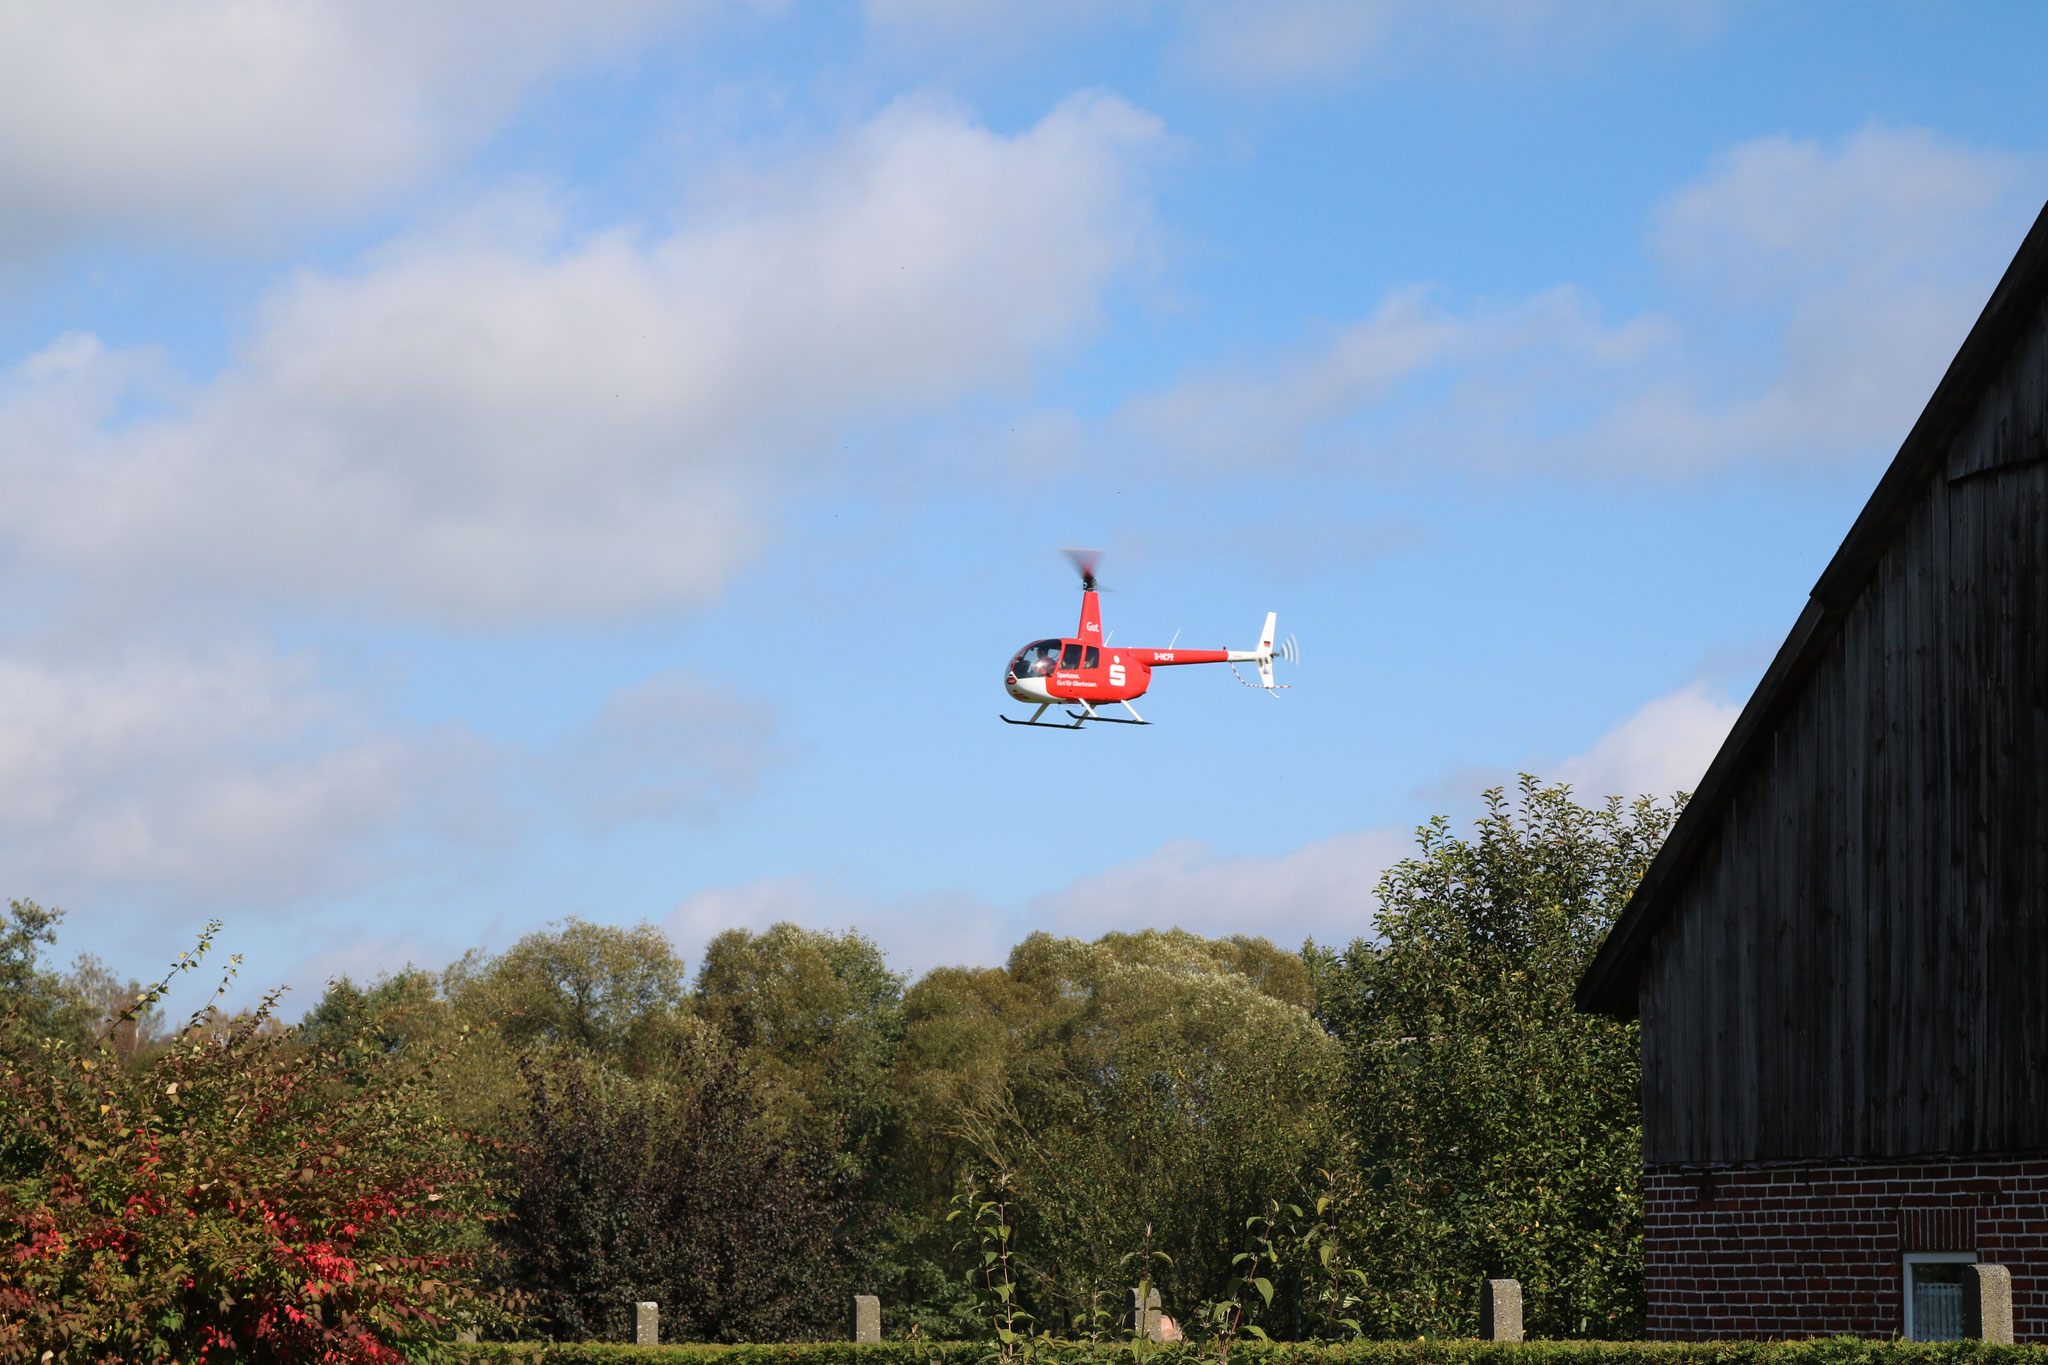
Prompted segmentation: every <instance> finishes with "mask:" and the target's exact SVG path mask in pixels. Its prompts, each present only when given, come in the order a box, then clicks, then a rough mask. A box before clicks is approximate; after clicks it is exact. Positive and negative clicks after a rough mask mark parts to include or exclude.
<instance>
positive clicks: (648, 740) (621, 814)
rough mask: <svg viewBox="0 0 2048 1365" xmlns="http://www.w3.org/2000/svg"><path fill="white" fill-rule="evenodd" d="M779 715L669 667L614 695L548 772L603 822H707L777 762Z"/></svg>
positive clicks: (557, 784)
mask: <svg viewBox="0 0 2048 1365" xmlns="http://www.w3.org/2000/svg"><path fill="white" fill-rule="evenodd" d="M776 720H777V718H776V716H775V713H774V712H773V711H772V710H770V709H769V708H767V707H766V706H763V705H761V704H759V703H757V702H752V701H749V700H747V699H746V698H745V697H742V696H740V695H739V694H737V693H735V692H732V691H729V690H727V689H725V688H723V687H718V686H715V685H713V684H711V683H709V682H707V681H705V680H704V679H702V678H700V677H698V676H696V675H695V674H693V673H688V672H681V671H678V672H671V673H665V674H662V675H660V676H657V677H653V678H649V679H647V680H645V681H644V682H640V683H637V684H635V685H633V686H631V687H627V688H623V689H621V690H620V691H618V692H615V693H613V694H612V696H611V697H610V698H609V699H608V700H607V701H606V702H605V704H604V706H603V708H602V709H601V710H600V711H599V712H598V714H597V715H596V717H595V718H593V719H592V720H591V722H590V723H589V724H588V725H587V726H584V727H582V728H580V729H579V730H577V731H576V732H575V733H573V734H571V735H570V736H568V737H567V739H566V740H565V741H564V743H563V745H562V749H561V753H560V755H559V757H558V758H557V759H556V760H555V761H554V762H553V763H552V764H550V765H549V771H548V774H547V775H548V777H550V778H551V779H552V781H551V783H550V785H551V787H552V788H553V790H555V791H556V792H557V793H558V794H560V795H561V796H562V797H564V798H565V799H567V800H568V801H569V802H570V804H571V805H572V806H573V807H574V808H576V809H578V810H580V811H581V812H582V813H583V814H584V815H585V816H586V818H588V819H590V820H592V821H595V822H597V823H599V824H618V823H624V822H627V821H638V820H669V819H679V818H680V819H688V820H700V821H701V820H710V819H712V818H714V817H715V816H716V815H717V814H718V812H719V811H720V810H721V809H723V808H724V807H725V806H726V805H728V804H729V803H731V802H733V801H735V800H742V799H744V798H745V797H747V796H748V795H751V794H752V792H753V790H754V786H755V784H756V781H757V780H758V779H759V777H760V775H761V773H762V771H763V770H764V769H765V768H767V767H768V766H769V765H770V764H772V763H774V762H775V761H776V758H777V754H778V750H777V747H776V744H775V739H776Z"/></svg>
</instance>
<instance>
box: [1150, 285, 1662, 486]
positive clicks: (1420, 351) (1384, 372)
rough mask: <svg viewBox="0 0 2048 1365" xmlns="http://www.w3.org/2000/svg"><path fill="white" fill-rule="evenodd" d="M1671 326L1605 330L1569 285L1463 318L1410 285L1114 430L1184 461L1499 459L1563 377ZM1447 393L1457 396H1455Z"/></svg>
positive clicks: (1625, 352) (1603, 364) (1630, 353)
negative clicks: (1274, 360) (1298, 347)
mask: <svg viewBox="0 0 2048 1365" xmlns="http://www.w3.org/2000/svg"><path fill="white" fill-rule="evenodd" d="M1669 332H1670V329H1669V326H1668V324H1666V323H1665V322H1664V321H1662V320H1661V319H1659V318H1656V317H1648V316H1646V317H1639V318H1635V319H1631V320H1629V321H1626V322H1623V323H1620V324H1618V325H1610V324H1608V323H1607V322H1605V321H1604V320H1603V319H1602V318H1601V317H1600V314H1599V309H1598V307H1597V305H1596V304H1594V303H1593V301H1592V300H1590V299H1589V298H1587V296H1586V295H1585V294H1584V292H1583V291H1581V290H1578V289H1576V288H1572V287H1570V286H1562V287H1559V288H1555V289H1550V290H1546V291H1544V292H1543V293H1540V294H1537V295H1534V296H1532V297H1530V298H1528V299H1526V300H1522V301H1519V302H1517V303H1514V304H1510V305H1505V306H1501V307H1496V308H1488V309H1483V310H1480V311H1476V312H1472V313H1468V314H1462V315H1461V314H1458V313H1456V312H1453V311H1451V310H1449V309H1447V308H1445V307H1444V306H1442V304H1441V303H1439V302H1438V301H1437V300H1436V299H1435V298H1434V297H1433V295H1432V293H1431V291H1429V290H1427V289H1423V288H1419V287H1409V288H1404V289H1400V290H1397V291H1395V292H1394V293H1392V294H1390V295H1389V296H1388V297H1387V298H1386V299H1385V300H1383V301H1382V302H1381V304H1380V305H1379V307H1378V308H1376V309H1375V310H1374V311H1373V312H1372V313H1371V314H1370V315H1369V316H1367V317H1366V318H1364V319H1362V320H1360V321H1358V322H1355V323H1352V324H1349V325H1347V326H1344V327H1341V328H1339V329H1337V330H1336V331H1335V333H1334V334H1333V335H1331V336H1330V337H1329V338H1328V339H1327V340H1325V341H1323V342H1322V343H1321V344H1319V345H1317V346H1313V347H1307V348H1304V349H1303V350H1302V351H1300V352H1299V353H1297V354H1296V355H1294V356H1291V357H1289V358H1288V359H1287V360H1285V361H1283V362H1282V363H1280V364H1278V365H1274V366H1271V367H1269V368H1267V369H1265V370H1264V371H1261V372H1255V373H1249V374H1246V373H1238V374H1232V373H1227V372H1224V373H1211V374H1204V375H1199V376H1196V377H1194V378H1191V379H1188V380H1186V381H1183V382H1182V383H1180V384H1178V385H1176V386H1175V387H1173V388H1172V389H1169V390H1167V391H1166V392H1164V393H1161V394H1156V395H1151V396H1147V397H1141V398H1139V399H1136V400H1134V401H1132V402H1131V403H1129V404H1128V405H1126V407H1125V408H1124V409H1123V410H1122V411H1121V412H1120V413H1119V414H1118V415H1117V418H1116V422H1117V424H1118V426H1119V428H1120V429H1121V430H1123V431H1126V432H1128V433H1130V434H1131V435H1133V436H1136V437H1138V438H1140V439H1141V440H1142V441H1143V442H1144V443H1145V444H1146V445H1147V446H1149V447H1150V448H1152V449H1153V450H1155V451H1157V452H1159V453H1160V454H1161V455H1162V456H1163V457H1164V458H1166V459H1168V460H1169V461H1171V462H1173V463H1175V464H1178V465H1183V466H1184V465H1186V464H1187V463H1189V462H1191V461H1192V462H1193V463H1195V464H1197V465H1207V466H1210V467H1214V468H1229V467H1232V466H1242V465H1245V464H1260V463H1267V462H1272V461H1287V460H1293V459H1299V458H1312V459H1325V460H1330V461H1333V462H1338V463H1345V464H1352V465H1364V466H1367V467H1373V466H1377V467H1380V468H1389V467H1395V466H1398V465H1399V463H1400V462H1401V460H1402V459H1403V458H1404V457H1405V456H1407V455H1408V454H1410V453H1412V452H1413V451H1414V450H1415V449H1416V447H1417V445H1418V444H1428V445H1430V446H1432V447H1434V449H1433V451H1432V453H1433V455H1434V456H1435V458H1436V459H1442V460H1450V461H1452V462H1456V463H1462V464H1487V463H1503V462H1504V461H1503V460H1502V459H1501V457H1500V456H1499V454H1498V453H1497V452H1496V451H1495V449H1494V448H1493V442H1494V441H1496V440H1498V439H1499V433H1500V432H1501V431H1506V432H1508V433H1509V434H1512V432H1513V429H1514V426H1515V424H1516V423H1517V422H1519V421H1521V420H1522V419H1523V418H1524V417H1525V415H1526V413H1527V411H1528V408H1529V407H1530V406H1531V405H1533V404H1537V403H1539V402H1541V401H1543V400H1544V399H1545V398H1546V397H1549V396H1554V395H1555V393H1556V392H1557V386H1558V382H1559V375H1558V371H1559V370H1560V369H1563V370H1566V371H1568V372H1569V374H1570V375H1572V376H1574V377H1575V378H1576V382H1580V383H1583V382H1584V376H1586V375H1587V374H1611V373H1615V372H1618V371H1622V370H1625V369H1626V368H1628V367H1629V366H1631V365H1633V364H1635V363H1638V362H1639V361H1640V360H1641V359H1642V357H1644V356H1645V355H1646V354H1649V353H1650V352H1652V351H1653V350H1654V349H1656V348H1657V347H1658V346H1659V345H1661V344H1663V343H1665V342H1667V341H1668V339H1669ZM1565 382H1567V383H1569V382H1573V380H1572V379H1567V380H1566V381H1565ZM1446 386H1450V387H1454V388H1455V390H1456V392H1455V393H1454V394H1452V395H1451V398H1450V400H1449V401H1445V400H1444V397H1443V390H1444V389H1445V388H1446ZM1424 467H1426V466H1424Z"/></svg>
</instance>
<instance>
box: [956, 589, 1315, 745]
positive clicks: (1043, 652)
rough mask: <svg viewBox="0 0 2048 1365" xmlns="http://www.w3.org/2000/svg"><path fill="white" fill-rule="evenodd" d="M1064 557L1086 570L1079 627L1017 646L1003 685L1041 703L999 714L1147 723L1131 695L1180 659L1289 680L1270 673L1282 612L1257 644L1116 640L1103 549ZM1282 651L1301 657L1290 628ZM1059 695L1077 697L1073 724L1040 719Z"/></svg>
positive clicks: (1050, 724)
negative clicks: (1111, 712)
mask: <svg viewBox="0 0 2048 1365" xmlns="http://www.w3.org/2000/svg"><path fill="white" fill-rule="evenodd" d="M1067 557H1068V558H1069V559H1071V560H1073V561H1074V567H1075V568H1076V569H1079V570H1080V571H1081V629H1080V633H1079V635H1078V637H1077V638H1075V639H1071V640H1033V641H1032V642H1031V643H1030V644H1028V645H1026V646H1024V648H1022V649H1020V650H1018V651H1017V653H1016V656H1015V657H1014V658H1012V659H1011V660H1010V667H1009V670H1008V671H1007V672H1006V673H1004V675H1003V687H1004V689H1005V690H1007V691H1008V692H1009V694H1010V695H1011V696H1012V697H1015V698H1016V699H1017V700H1018V701H1021V702H1026V703H1036V704H1037V706H1038V709H1037V710H1036V711H1033V712H1032V713H1031V719H1029V720H1016V719H1013V718H1012V717H1010V716H1005V715H1001V714H1000V713H998V716H997V719H999V720H1002V721H1004V722H1006V723H1007V724H1010V725H1035V726H1038V727H1039V728H1040V729H1043V730H1078V729H1080V728H1081V727H1082V726H1083V725H1086V724H1087V723H1088V722H1089V721H1091V720H1099V721H1108V722H1110V723H1112V724H1115V725H1150V724H1151V723H1152V722H1150V721H1148V720H1146V719H1145V718H1144V717H1143V716H1141V715H1139V714H1138V711H1137V708H1136V707H1134V706H1132V705H1131V701H1132V699H1133V698H1136V697H1142V696H1144V695H1145V689H1146V688H1148V687H1150V686H1151V685H1152V670H1153V669H1155V668H1166V667H1171V666H1173V665H1177V664H1230V665H1233V667H1232V668H1231V670H1230V671H1231V672H1232V673H1237V669H1236V667H1235V665H1237V664H1241V663H1243V664H1253V665H1256V666H1257V668H1258V671H1259V680H1258V681H1257V682H1256V683H1253V682H1248V681H1246V679H1245V678H1244V676H1243V675H1242V674H1239V675H1238V681H1239V682H1241V683H1244V684H1245V686H1247V687H1258V688H1263V689H1264V690H1265V692H1266V694H1267V695H1268V696H1271V695H1274V694H1275V693H1276V692H1277V691H1279V690H1280V688H1282V687H1284V686H1285V684H1275V683H1274V681H1273V657H1274V653H1275V650H1274V647H1273V629H1274V627H1275V626H1276V625H1277V624H1278V622H1279V614H1278V613H1277V612H1270V611H1269V612H1267V613H1266V628H1265V629H1264V630H1262V631H1260V632H1259V647H1258V648H1257V649H1175V648H1174V647H1173V646H1172V645H1168V646H1167V647H1166V648H1165V649H1124V648H1112V647H1111V645H1110V643H1109V637H1108V636H1106V635H1104V634H1103V633H1102V605H1101V602H1100V600H1099V599H1098V597H1097V595H1096V588H1095V565H1096V563H1097V562H1098V561H1099V560H1100V559H1101V557H1102V556H1101V552H1100V551H1097V550H1069V551H1067ZM1179 638H1180V635H1179V632H1175V634H1174V639H1176V640H1178V639H1179ZM1278 653H1279V657H1281V658H1282V659H1285V660H1286V661H1287V662H1288V663H1290V664H1291V663H1295V662H1297V661H1298V660H1299V659H1300V653H1299V651H1298V650H1297V649H1296V648H1295V644H1294V637H1293V636H1291V635H1290V636H1288V637H1287V639H1286V640H1285V641H1283V642H1282V643H1281V645H1280V647H1279V650H1278ZM1058 702H1072V703H1074V704H1075V705H1077V706H1079V707H1080V708H1081V709H1080V710H1078V711H1068V712H1067V714H1068V715H1069V716H1072V717H1073V723H1072V724H1071V725H1063V724H1060V723H1059V722H1058V721H1041V720H1040V719H1039V717H1040V716H1042V715H1044V714H1045V712H1046V708H1048V707H1050V706H1052V705H1054V704H1055V703H1058ZM1111 702H1114V703H1116V704H1117V705H1119V706H1121V707H1123V708H1124V710H1126V711H1129V712H1130V713H1131V714H1130V716H1129V718H1128V719H1126V718H1125V717H1123V716H1105V715H1103V714H1101V713H1100V712H1098V711H1097V710H1096V709H1095V708H1096V707H1098V706H1105V705H1108V704H1109V703H1111Z"/></svg>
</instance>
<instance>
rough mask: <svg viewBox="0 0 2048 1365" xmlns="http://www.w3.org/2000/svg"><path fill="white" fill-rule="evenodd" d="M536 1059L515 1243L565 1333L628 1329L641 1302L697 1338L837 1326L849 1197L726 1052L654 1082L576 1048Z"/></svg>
mask: <svg viewBox="0 0 2048 1365" xmlns="http://www.w3.org/2000/svg"><path fill="white" fill-rule="evenodd" d="M524 1067H525V1080H526V1085H527V1091H528V1093H527V1098H526V1102H525V1105H524V1107H523V1109H522V1110H521V1111H520V1112H518V1113H516V1114H514V1115H511V1116H510V1132H509V1135H508V1136H509V1141H510V1143H511V1151H512V1154H513V1167H514V1170H513V1174H514V1178H515V1181H516V1185H517V1188H518V1191H519V1193H518V1195H517V1197H516V1198H515V1200H514V1203H513V1214H514V1217H513V1218H512V1219H511V1220H510V1221H509V1222H508V1223H507V1224H506V1233H505V1244H506V1247H507V1248H508V1250H509V1251H510V1252H511V1254H512V1256H513V1260H514V1264H515V1266H516V1276H517V1284H518V1285H519V1287H520V1288H521V1289H522V1290H524V1291H526V1292H527V1293H529V1294H530V1295H531V1296H532V1299H533V1302H534V1304H535V1306H536V1309H537V1311H538V1313H539V1315H540V1316H541V1318H542V1320H543V1321H544V1322H545V1324H546V1325H547V1327H548V1328H549V1330H550V1331H552V1332H554V1333H557V1334H560V1335H563V1336H568V1337H578V1338H581V1337H590V1336H605V1337H610V1338H613V1339H623V1338H625V1337H626V1336H628V1335H630V1327H629V1324H628V1321H627V1317H628V1314H629V1312H630V1305H631V1304H633V1303H634V1302H637V1301H639V1300H643V1299H652V1300H654V1301H656V1302H658V1303H660V1304H661V1305H662V1331H663V1333H664V1335H671V1336H675V1337H679V1338H682V1339H686V1340H709V1341H742V1340H770V1341H773V1340H799V1339H804V1338H809V1337H815V1336H819V1335H821V1334H823V1333H824V1332H825V1331H826V1330H828V1328H831V1327H836V1326H837V1325H838V1323H839V1318H840V1305H841V1304H843V1303H844V1301H845V1298H846V1294H845V1289H846V1286H845V1282H844V1280H843V1278H842V1276H841V1274H840V1269H839V1267H840V1263H841V1259H842V1258H841V1252H842V1251H843V1248H842V1247H841V1246H840V1245H839V1243H838V1237H839V1234H840V1231H841V1228H842V1225H843V1223H842V1220H843V1215H844V1213H845V1202H846V1201H845V1197H844V1193H843V1191H842V1189H841V1187H840V1185H839V1183H838V1182H837V1181H836V1180H835V1179H834V1178H833V1175H832V1172H831V1169H830V1164H831V1163H830V1154H829V1152H826V1151H822V1150H819V1149H817V1148H814V1147H806V1146H803V1145H801V1144H799V1143H797V1142H794V1141H792V1140H791V1139H790V1138H789V1137H788V1136H787V1135H786V1134H783V1133H779V1132H776V1131H774V1130H772V1129H764V1125H763V1115H762V1110H761V1104H760V1093H759V1091H758V1090H757V1088H756V1087H755V1086H754V1085H753V1084H752V1083H751V1079H750V1078H749V1076H748V1075H747V1073H746V1072H745V1071H744V1069H743V1068H742V1067H741V1065H740V1063H739V1061H738V1059H737V1058H736V1057H734V1056H733V1055H732V1053H731V1052H730V1051H729V1050H727V1049H725V1048H722V1047H718V1046H704V1047H701V1048H698V1049H696V1050H694V1051H691V1052H688V1053H686V1054H683V1055H680V1056H678V1057H676V1058H673V1059H670V1061H669V1063H668V1064H666V1065H665V1066H664V1067H662V1068H661V1070H662V1073H663V1074H662V1075H661V1076H660V1077H657V1078H635V1077H631V1076H625V1075H621V1074H620V1073H618V1072H617V1071H614V1070H610V1069H608V1068H605V1067H603V1066H601V1065H598V1064H596V1063H594V1062H593V1061H591V1060H590V1059H588V1058H583V1057H576V1056H573V1055H558V1056H556V1057H555V1058H554V1060H553V1061H552V1063H550V1064H547V1065H543V1064H542V1063H541V1062H539V1061H536V1060H533V1059H529V1060H528V1061H527V1062H526V1063H524Z"/></svg>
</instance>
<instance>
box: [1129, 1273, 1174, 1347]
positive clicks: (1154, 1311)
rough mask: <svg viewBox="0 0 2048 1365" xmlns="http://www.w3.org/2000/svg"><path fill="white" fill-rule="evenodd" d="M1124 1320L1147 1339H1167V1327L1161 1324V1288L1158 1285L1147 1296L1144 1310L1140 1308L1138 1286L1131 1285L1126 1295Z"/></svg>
mask: <svg viewBox="0 0 2048 1365" xmlns="http://www.w3.org/2000/svg"><path fill="white" fill-rule="evenodd" d="M1124 1322H1125V1323H1126V1324H1127V1325H1128V1326H1129V1327H1130V1329H1131V1330H1132V1331H1133V1332H1137V1333H1139V1334H1140V1335H1142V1336H1143V1337H1144V1338H1145V1339H1146V1340H1147V1341H1164V1340H1166V1332H1165V1329H1163V1328H1162V1327H1161V1326H1160V1325H1159V1290H1158V1288H1157V1287H1156V1286H1155V1287H1154V1288H1153V1290H1152V1292H1151V1294H1150V1295H1149V1296H1148V1297H1147V1299H1146V1302H1145V1307H1144V1310H1143V1311H1142V1312H1141V1311H1140V1310H1139V1308H1138V1290H1137V1287H1136V1286H1135V1285H1133V1286H1132V1287H1131V1289H1130V1291H1129V1292H1128V1294H1127V1295H1126V1296H1125V1303H1124Z"/></svg>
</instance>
